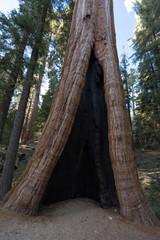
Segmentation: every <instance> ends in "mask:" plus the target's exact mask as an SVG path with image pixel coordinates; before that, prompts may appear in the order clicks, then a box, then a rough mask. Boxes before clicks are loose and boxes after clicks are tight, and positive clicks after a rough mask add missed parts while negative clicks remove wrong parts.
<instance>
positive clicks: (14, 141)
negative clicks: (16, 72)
mask: <svg viewBox="0 0 160 240" xmlns="http://www.w3.org/2000/svg"><path fill="white" fill-rule="evenodd" d="M49 3H50V0H47V1H46V2H45V4H44V6H43V9H42V14H41V18H40V24H39V28H38V30H37V34H36V37H35V44H34V46H33V49H32V54H31V59H30V63H29V66H28V69H27V73H26V79H25V82H24V86H23V91H22V95H21V99H20V103H19V106H18V110H17V113H16V116H15V120H14V125H13V129H12V133H11V137H10V141H9V145H8V149H7V153H6V159H5V163H4V167H3V172H2V177H1V181H0V199H2V198H3V197H4V196H5V194H6V193H7V192H8V191H9V190H10V188H11V183H12V176H13V171H14V166H15V160H16V154H17V149H18V144H19V138H20V134H21V130H22V126H23V121H24V116H25V110H26V106H27V102H28V97H29V93H30V88H31V85H32V82H33V74H34V70H35V67H36V62H37V58H38V52H39V47H40V43H41V39H42V34H43V29H44V23H45V19H46V15H47V10H48V7H49Z"/></svg>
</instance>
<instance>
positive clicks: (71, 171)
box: [42, 53, 119, 208]
mask: <svg viewBox="0 0 160 240" xmlns="http://www.w3.org/2000/svg"><path fill="white" fill-rule="evenodd" d="M83 197H84V198H92V199H94V200H96V201H98V202H99V203H100V205H101V206H102V207H103V208H109V207H112V206H119V203H118V198H117V193H116V188H115V182H114V176H113V171H112V167H111V162H110V157H109V142H108V126H107V109H106V104H105V98H104V84H103V70H102V68H101V66H100V64H99V63H98V61H97V59H96V58H95V56H94V53H92V55H91V58H90V63H89V68H88V71H87V75H86V82H85V86H84V89H83V92H82V96H81V100H80V104H79V107H78V110H77V114H76V118H75V122H74V125H73V128H72V132H71V135H70V138H69V140H68V143H67V144H66V146H65V148H64V151H63V153H62V155H61V157H60V159H59V161H58V163H57V165H56V167H55V169H54V171H53V174H52V177H51V179H50V181H49V183H48V186H47V188H46V191H45V193H44V197H43V201H42V202H43V204H51V203H54V202H58V201H62V200H67V199H73V198H83Z"/></svg>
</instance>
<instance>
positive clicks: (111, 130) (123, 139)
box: [3, 0, 158, 225]
mask: <svg viewBox="0 0 160 240" xmlns="http://www.w3.org/2000/svg"><path fill="white" fill-rule="evenodd" d="M112 4H113V3H112V0H77V1H76V3H75V9H74V14H73V19H72V25H71V32H70V38H69V43H68V48H67V52H66V56H65V61H64V66H63V73H62V78H61V81H60V83H59V85H58V87H57V90H56V94H55V97H54V99H53V103H52V106H51V111H50V114H49V117H48V120H47V122H46V125H45V127H44V130H43V133H42V136H41V138H40V140H39V143H38V146H37V148H36V150H35V153H34V155H33V158H32V161H31V162H30V163H29V165H28V166H27V168H26V169H25V171H24V172H23V174H22V176H21V178H20V180H19V182H18V183H17V184H16V186H15V187H14V188H12V189H11V191H10V192H9V193H8V194H7V195H6V197H5V198H4V200H3V207H4V208H8V209H10V210H14V211H17V212H23V213H25V214H35V213H36V212H37V210H38V207H39V204H40V202H41V201H42V198H43V195H44V192H45V189H46V187H47V185H48V182H49V179H50V178H51V175H52V172H53V170H54V168H55V166H56V164H57V162H58V160H59V159H60V157H61V155H62V152H63V150H64V148H65V146H66V144H67V142H68V139H69V136H70V134H71V130H72V127H73V124H74V121H75V116H76V112H77V109H78V106H79V102H80V99H81V95H82V90H83V87H84V83H85V78H86V73H87V69H88V66H89V60H90V58H91V52H92V50H93V51H94V54H95V56H96V59H98V62H99V64H100V65H101V67H102V69H103V75H104V77H103V78H104V92H105V103H106V108H107V119H108V141H109V156H110V160H111V165H112V169H113V173H114V180H115V186H116V191H117V195H118V200H119V204H120V210H121V214H122V215H123V216H124V217H125V218H126V219H128V220H133V221H135V222H140V223H147V224H150V225H156V224H158V220H157V219H156V217H155V215H154V214H153V212H152V210H151V208H150V206H149V204H148V202H147V200H146V198H145V196H144V194H143V192H142V189H141V186H140V183H139V179H138V174H137V169H136V165H135V162H134V154H133V150H132V134H131V127H130V122H129V118H128V114H127V110H126V106H125V98H124V90H123V84H122V81H121V77H120V72H119V63H118V57H117V51H116V40H115V30H114V20H113V5H112ZM55 194H56V193H55Z"/></svg>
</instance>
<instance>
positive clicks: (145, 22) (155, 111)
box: [133, 0, 160, 149]
mask: <svg viewBox="0 0 160 240" xmlns="http://www.w3.org/2000/svg"><path fill="white" fill-rule="evenodd" d="M135 11H136V13H137V15H138V16H139V23H138V24H137V27H136V31H135V34H134V38H133V49H134V50H135V53H134V61H138V88H139V91H138V95H137V114H136V115H137V116H136V130H137V131H136V134H137V139H138V144H139V146H140V147H144V148H151V149H156V148H157V147H159V144H160V17H159V13H160V2H159V1H158V0H142V1H136V3H135Z"/></svg>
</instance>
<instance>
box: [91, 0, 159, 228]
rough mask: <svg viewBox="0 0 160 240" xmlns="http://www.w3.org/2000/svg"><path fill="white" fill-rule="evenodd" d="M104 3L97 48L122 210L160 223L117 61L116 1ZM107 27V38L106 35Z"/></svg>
mask: <svg viewBox="0 0 160 240" xmlns="http://www.w3.org/2000/svg"><path fill="white" fill-rule="evenodd" d="M101 3H103V4H102V9H101V10H102V11H101V10H99V11H101V18H103V17H104V19H105V21H106V22H107V24H106V25H104V26H105V28H104V29H103V30H102V29H100V28H99V27H98V28H97V29H98V36H101V38H98V39H96V44H95V49H96V50H95V52H96V57H97V58H98V60H99V61H100V63H101V64H102V67H103V70H104V82H105V99H106V105H107V113H108V128H109V145H110V157H111V162H112V168H113V171H114V177H115V184H116V189H117V194H118V199H119V202H120V209H121V214H122V215H123V216H124V217H125V218H127V219H129V220H134V221H136V222H143V223H148V224H150V225H154V224H158V220H157V219H156V217H155V215H154V214H153V212H152V210H151V208H150V206H149V204H148V202H147V200H146V198H145V196H144V193H143V191H142V189H141V186H140V182H139V179H138V173H137V168H136V164H135V161H134V153H133V149H132V133H131V126H130V123H129V117H128V114H127V110H126V106H125V98H124V90H123V86H122V82H121V78H120V72H119V65H118V61H117V51H116V42H115V33H114V31H115V30H114V22H113V10H112V4H113V3H112V0H108V1H105V0H104V1H103V0H102V1H101ZM110 8H111V9H110ZM106 13H107V14H106ZM110 14H111V15H110ZM102 16H103V17H102ZM104 19H103V21H104ZM98 24H99V22H97V26H98ZM105 31H106V38H103V37H102V36H103V33H104V32H105Z"/></svg>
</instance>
